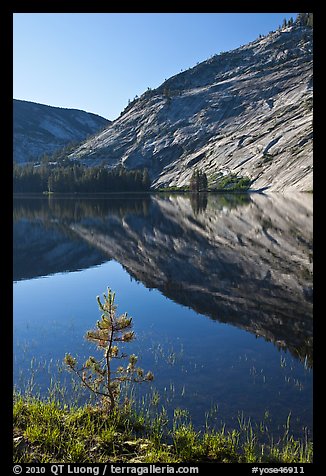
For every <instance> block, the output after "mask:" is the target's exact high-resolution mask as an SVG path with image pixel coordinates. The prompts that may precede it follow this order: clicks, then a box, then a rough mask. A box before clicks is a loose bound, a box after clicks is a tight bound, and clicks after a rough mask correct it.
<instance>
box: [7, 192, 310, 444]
mask: <svg viewBox="0 0 326 476" xmlns="http://www.w3.org/2000/svg"><path fill="white" fill-rule="evenodd" d="M107 287H110V288H111V289H112V290H114V291H115V292H116V301H117V304H118V311H119V312H121V313H123V312H125V311H127V312H128V314H129V315H131V316H132V317H133V324H134V331H135V333H136V336H137V339H136V340H135V341H134V342H133V343H131V344H128V352H129V353H132V352H134V353H136V354H137V355H138V356H139V365H140V366H141V367H143V368H144V369H145V370H151V371H153V372H154V375H155V380H154V382H153V383H152V384H151V385H149V384H142V385H141V386H139V395H142V394H144V393H146V392H148V391H149V390H150V388H151V387H152V388H155V389H156V390H157V391H158V392H159V394H160V395H161V401H162V402H164V404H165V405H166V407H167V408H168V410H169V411H172V409H173V408H175V407H181V408H186V409H188V410H189V412H190V414H191V417H192V420H193V422H194V424H195V426H196V427H197V428H202V427H203V425H204V424H205V415H207V412H209V411H210V410H211V409H212V408H215V409H216V408H218V410H217V413H216V414H214V417H213V416H212V415H213V413H212V415H211V418H212V422H210V423H211V424H214V422H216V424H218V425H219V424H220V422H221V421H223V422H224V423H225V424H226V426H227V427H235V426H237V419H238V417H239V415H240V414H243V416H244V417H245V418H250V419H251V421H252V422H259V421H261V420H263V419H264V418H265V421H268V425H269V429H270V431H272V432H273V434H274V435H275V436H278V435H280V434H283V432H284V424H285V422H286V419H287V417H288V416H289V414H291V430H292V432H293V433H294V435H295V436H302V434H303V432H304V431H306V430H304V429H308V432H309V434H310V435H311V434H312V366H313V362H312V350H313V340H312V330H313V318H312V196H311V195H309V194H290V195H280V194H270V195H262V194H251V195H235V194H234V195H229V196H225V195H218V194H215V195H214V194H208V196H207V197H205V196H201V197H200V200H196V199H194V198H190V197H188V196H186V195H179V196H177V195H170V196H169V195H164V196H163V195H153V196H146V197H142V196H140V195H138V196H136V195H135V196H130V195H129V196H126V197H123V196H114V197H113V196H112V197H111V198H102V199H100V198H84V199H82V198H77V199H76V198H74V199H69V198H43V197H42V198H19V199H18V198H16V199H14V382H15V385H16V386H17V387H20V388H24V386H25V385H26V382H28V381H29V380H30V379H31V377H32V376H33V378H34V382H35V385H36V387H35V389H36V390H38V391H40V392H41V393H44V394H45V393H46V390H47V387H48V386H49V385H50V381H51V377H55V376H56V375H55V374H56V373H57V376H59V378H63V377H62V376H63V375H64V376H65V378H68V380H69V379H70V374H68V373H66V372H64V373H62V372H60V370H58V368H57V364H56V363H57V362H62V359H63V357H64V355H65V353H66V352H70V353H71V354H72V355H74V356H78V358H79V360H80V362H83V360H82V359H85V358H86V357H88V355H90V354H93V355H94V349H92V348H91V347H92V346H91V347H90V345H89V344H87V343H86V341H85V340H84V339H83V336H84V335H85V333H86V331H87V330H88V329H91V328H94V325H95V322H96V320H97V319H99V317H100V314H99V311H98V307H97V302H96V295H102V293H104V292H106V290H107ZM126 350H127V349H126Z"/></svg>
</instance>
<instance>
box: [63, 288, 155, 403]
mask: <svg viewBox="0 0 326 476" xmlns="http://www.w3.org/2000/svg"><path fill="white" fill-rule="evenodd" d="M103 296H104V303H103V304H102V302H101V299H100V297H99V296H97V297H96V299H97V303H98V306H99V309H100V311H101V312H102V315H101V320H99V321H97V324H96V329H93V330H89V331H88V332H87V333H86V335H85V338H86V340H88V341H89V342H92V343H94V344H96V345H97V347H98V349H100V350H101V351H102V352H103V358H102V359H100V360H97V359H96V358H95V357H93V356H90V357H89V358H88V359H87V361H86V362H85V363H84V364H83V366H82V367H81V368H77V360H76V359H75V358H74V357H72V356H71V355H70V354H66V356H65V359H64V362H65V364H66V365H67V367H68V369H69V370H71V371H73V372H74V373H75V374H76V375H77V376H78V377H79V378H80V380H81V382H82V385H83V386H84V387H86V388H88V390H90V391H91V392H92V393H93V394H94V395H96V396H98V397H99V398H100V399H101V400H102V403H104V404H108V409H109V411H112V410H113V409H114V408H115V406H116V404H117V401H118V398H119V394H120V386H121V383H123V382H138V383H141V382H145V381H151V380H153V378H154V376H153V374H152V372H147V373H146V374H145V373H144V371H143V369H141V368H139V367H136V364H137V360H138V358H137V356H136V355H134V354H132V355H128V354H125V353H123V352H121V350H120V349H119V343H125V342H126V343H127V342H131V341H132V340H134V338H135V334H134V332H133V331H132V330H131V328H132V318H131V317H129V316H128V315H127V313H124V314H121V315H120V316H117V315H116V309H117V306H116V305H115V293H114V292H112V291H111V289H110V288H108V292H107V295H106V294H105V293H104V294H103ZM113 359H121V360H126V359H128V365H126V366H122V365H121V366H118V367H117V368H115V369H113V368H112V361H113Z"/></svg>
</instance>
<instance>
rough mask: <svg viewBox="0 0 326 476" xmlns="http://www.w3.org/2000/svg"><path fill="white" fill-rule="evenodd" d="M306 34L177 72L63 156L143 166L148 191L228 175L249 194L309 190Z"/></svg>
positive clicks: (288, 34) (294, 32) (260, 43)
mask: <svg viewBox="0 0 326 476" xmlns="http://www.w3.org/2000/svg"><path fill="white" fill-rule="evenodd" d="M312 59H313V56H312V29H311V28H309V27H306V26H300V25H299V24H295V25H294V26H291V27H286V28H283V29H281V30H279V31H276V32H272V33H270V34H269V35H267V36H266V37H262V38H259V39H257V40H255V41H253V42H251V43H249V44H247V45H245V46H241V47H240V48H237V49H235V50H233V51H229V52H227V53H221V54H219V55H215V56H214V57H212V58H210V59H209V60H207V61H204V62H202V63H200V64H198V65H197V66H195V67H193V68H191V69H189V70H187V71H184V72H182V73H180V74H177V75H175V76H173V77H171V78H170V79H168V80H167V81H165V82H164V83H163V84H162V85H161V86H160V87H158V88H157V89H155V90H149V91H146V92H145V93H144V94H143V95H142V96H141V97H140V98H138V99H137V100H135V101H133V102H132V103H131V104H130V105H129V106H128V107H127V108H126V109H125V110H124V111H123V112H122V113H121V115H120V117H119V118H118V119H116V120H115V121H113V122H112V123H111V124H110V125H109V126H108V127H107V128H106V129H105V130H103V131H102V132H101V133H100V134H98V135H95V136H94V137H92V138H90V139H89V140H86V141H85V142H84V143H82V144H81V145H80V146H79V147H78V148H76V150H74V151H73V152H72V153H71V155H70V158H72V159H76V160H81V161H82V162H83V163H85V164H88V165H95V164H98V163H101V162H105V163H107V164H108V165H109V166H112V167H114V166H116V165H118V164H123V165H124V166H125V167H127V168H137V167H147V168H148V170H149V173H150V177H151V179H152V187H153V188H157V187H159V186H182V185H187V184H189V180H190V177H191V174H192V172H193V170H194V167H198V168H200V169H202V170H205V172H206V173H207V175H208V179H209V184H210V185H213V184H214V183H216V180H217V179H218V178H219V177H221V176H223V175H228V174H231V173H234V174H238V175H240V176H247V177H249V178H250V179H251V180H252V181H253V183H252V188H253V189H259V188H264V187H267V188H269V190H271V191H291V190H292V191H293V190H296V191H307V190H312V188H313V185H312V169H313V163H312V144H313V137H312V136H313V126H312V108H313V105H312V99H313V72H312V62H313V61H312Z"/></svg>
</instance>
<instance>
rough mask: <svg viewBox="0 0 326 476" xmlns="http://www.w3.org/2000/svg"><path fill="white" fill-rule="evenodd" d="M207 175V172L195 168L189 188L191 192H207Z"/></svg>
mask: <svg viewBox="0 0 326 476" xmlns="http://www.w3.org/2000/svg"><path fill="white" fill-rule="evenodd" d="M207 183H208V182H207V175H206V174H205V172H201V171H199V170H197V169H196V170H194V171H193V173H192V176H191V178H190V184H189V188H190V191H191V192H196V193H199V192H205V191H207Z"/></svg>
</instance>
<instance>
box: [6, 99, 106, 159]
mask: <svg viewBox="0 0 326 476" xmlns="http://www.w3.org/2000/svg"><path fill="white" fill-rule="evenodd" d="M13 119H14V138H13V140H14V143H13V149H14V161H15V162H16V163H25V162H37V161H38V160H39V159H40V158H41V157H42V156H43V155H44V154H48V155H51V154H53V153H54V152H56V151H58V150H60V149H62V148H63V147H64V146H66V145H68V144H69V143H71V142H76V143H78V142H80V141H81V140H84V139H86V137H87V136H89V135H90V134H94V133H95V132H98V131H99V130H101V129H103V127H104V126H106V125H107V124H108V123H109V121H108V120H107V119H104V118H103V117H101V116H97V115H96V114H91V113H89V112H85V111H80V110H77V109H64V108H59V107H52V106H46V105H44V104H37V103H34V102H29V101H20V100H18V99H14V102H13Z"/></svg>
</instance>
